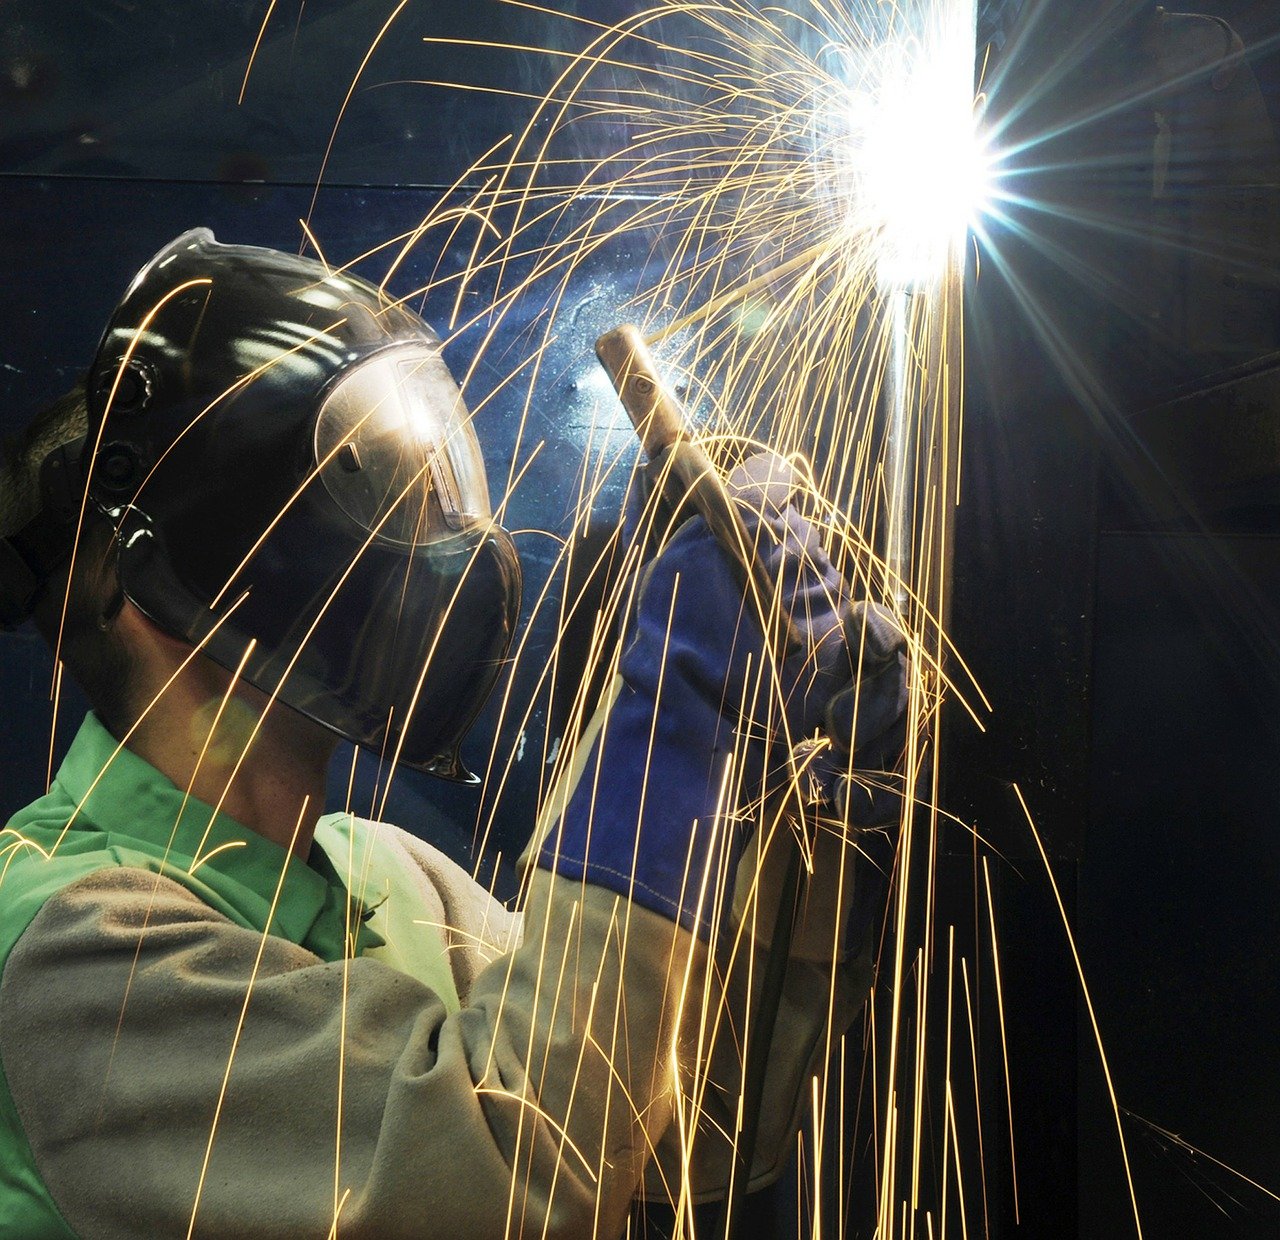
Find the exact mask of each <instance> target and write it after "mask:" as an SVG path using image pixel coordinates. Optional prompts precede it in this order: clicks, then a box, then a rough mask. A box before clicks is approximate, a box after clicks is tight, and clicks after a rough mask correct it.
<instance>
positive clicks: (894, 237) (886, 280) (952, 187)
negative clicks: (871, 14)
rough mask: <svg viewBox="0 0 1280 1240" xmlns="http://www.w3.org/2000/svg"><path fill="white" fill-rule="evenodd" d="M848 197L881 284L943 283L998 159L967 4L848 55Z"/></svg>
mask: <svg viewBox="0 0 1280 1240" xmlns="http://www.w3.org/2000/svg"><path fill="white" fill-rule="evenodd" d="M845 62H846V65H847V66H848V67H849V68H850V69H852V70H854V71H853V72H851V73H850V74H849V79H850V80H849V96H848V103H847V107H846V110H845V115H844V117H843V118H842V121H841V122H838V124H839V123H842V124H843V125H844V126H845V136H844V140H843V143H842V145H843V151H842V153H841V155H840V156H838V157H837V162H838V164H839V165H840V167H841V178H840V179H841V196H842V198H843V201H844V210H845V215H846V220H847V223H848V225H849V227H850V228H851V229H852V230H853V231H854V232H855V234H856V235H858V236H860V237H863V238H865V237H867V236H873V237H875V238H876V240H875V241H874V242H873V243H872V249H873V252H874V255H875V265H876V276H877V283H878V284H879V285H880V287H881V288H924V287H928V286H930V285H932V284H935V283H936V282H937V281H938V280H939V279H940V278H941V277H942V276H943V275H944V274H945V273H946V272H947V270H948V268H949V265H950V264H951V263H952V262H954V261H955V256H956V255H957V254H958V253H959V251H960V248H961V247H962V246H963V244H964V240H965V237H966V235H967V233H968V231H969V229H970V228H972V227H974V225H975V224H976V223H977V221H978V220H979V218H980V217H981V215H982V214H983V212H984V210H985V209H986V206H987V204H988V200H989V198H990V195H991V182H992V179H993V168H994V163H995V160H994V156H993V153H992V152H991V150H990V149H989V148H988V145H987V143H986V141H985V139H984V137H983V135H982V132H981V129H980V126H979V123H978V118H977V115H976V111H975V107H974V83H973V65H974V26H973V9H972V5H971V4H968V3H963V2H962V3H959V4H956V5H954V6H949V7H947V8H946V9H945V11H944V16H943V17H942V18H941V19H940V20H937V21H936V24H934V25H933V26H932V28H930V29H926V30H923V31H919V32H909V31H892V32H890V35H889V37H888V38H886V40H885V41H884V42H883V43H881V44H880V45H879V46H878V47H875V48H872V49H867V50H865V51H863V52H862V53H861V54H860V55H859V56H857V57H856V58H855V57H854V56H852V55H850V56H846V58H845Z"/></svg>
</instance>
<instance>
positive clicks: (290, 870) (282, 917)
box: [0, 715, 459, 1238]
mask: <svg viewBox="0 0 1280 1240" xmlns="http://www.w3.org/2000/svg"><path fill="white" fill-rule="evenodd" d="M109 867H129V868H132V869H140V870H144V871H147V872H149V873H153V874H155V875H157V877H158V878H160V877H163V878H165V879H169V880H171V881H173V882H176V883H178V884H179V885H181V886H182V887H184V888H186V889H187V890H188V891H190V892H191V893H192V894H193V895H195V896H196V897H197V898H198V899H200V900H201V901H202V902H203V903H204V904H206V905H207V906H208V907H210V908H212V909H214V910H215V911H216V912H218V913H220V914H222V915H223V916H225V917H227V918H228V919H229V920H230V921H232V922H233V923H235V924H236V925H238V926H241V927H243V928H245V929H247V930H251V931H254V932H256V933H258V934H266V935H272V936H277V937H279V938H283V939H287V940H289V941H290V942H292V943H295V944H297V945H298V946H300V947H302V948H305V949H306V950H308V951H310V952H312V953H314V954H315V955H316V956H318V957H319V958H320V959H321V960H324V961H337V960H341V959H343V958H344V955H347V954H349V955H351V956H365V955H372V956H374V957H377V958H380V959H383V960H384V961H385V962H386V963H387V964H389V965H391V966H392V967H394V968H397V969H399V970H400V971H402V972H405V973H409V974H410V975H412V976H414V977H416V978H417V979H418V980H420V981H422V982H424V983H425V984H427V985H428V986H430V987H432V989H434V990H435V991H436V993H437V994H438V995H439V996H440V998H441V1000H442V1002H443V1003H444V1004H445V1006H446V1008H448V1009H449V1010H451V1011H456V1010H457V1009H458V1007H459V1000H458V992H457V988H456V986H455V983H454V979H453V975H452V972H451V970H450V963H449V957H448V952H447V950H446V948H445V945H444V939H443V936H442V934H441V932H440V930H439V928H438V927H437V926H435V925H433V924H432V922H431V921H430V920H429V909H427V908H426V907H425V906H424V905H423V901H422V898H421V883H420V882H417V883H416V884H415V880H414V878H413V877H412V875H410V874H407V873H406V859H405V857H404V856H403V854H401V855H397V854H396V852H395V850H394V847H392V846H390V845H389V844H388V843H387V842H386V840H385V838H384V837H383V834H382V830H381V828H380V827H379V825H378V824H376V823H369V822H365V821H363V820H361V819H356V818H353V817H351V816H350V815H347V814H330V815H328V816H326V817H324V818H321V819H320V821H319V822H318V824H317V827H316V834H315V842H314V843H313V845H312V848H311V852H310V855H309V856H308V858H307V860H306V861H305V862H303V861H302V860H301V859H300V858H298V857H295V856H293V855H292V854H290V853H289V852H287V851H286V850H285V849H283V848H281V847H280V846H279V845H278V844H275V843H273V842H272V841H270V840H268V839H265V838H264V837H263V836H261V835H259V834H258V833H257V832H255V831H253V830H251V829H249V828H248V827H245V826H243V825H242V824H241V823H238V822H236V821H235V820H234V819H232V818H229V817H228V816H227V815H225V814H222V813H217V812H215V810H214V808H213V807H212V806H210V805H207V804H205V803H204V802H203V801H199V800H197V799H195V798H194V797H190V796H187V795H186V794H185V793H184V792H183V791H182V790H181V789H180V788H177V787H175V785H174V784H173V783H172V782H171V781H170V780H169V779H167V778H166V777H165V776H164V775H163V774H161V773H160V772H159V771H158V770H156V769H155V767H153V766H151V764H150V763H148V762H147V761H145V760H144V759H143V758H140V757H139V756H138V755H137V754H135V753H133V752H131V751H130V750H128V749H126V748H124V747H123V746H121V745H120V744H119V743H117V741H116V740H115V738H114V737H112V736H111V734H110V733H109V732H108V731H107V730H106V729H105V728H104V727H103V726H102V724H101V723H99V722H98V720H97V719H96V718H95V717H94V716H93V715H89V716H88V717H87V718H86V719H85V721H84V723H83V725H82V726H81V728H80V731H79V732H78V733H77V735H76V738H75V740H74V741H73V742H72V745H71V749H70V751H69V752H68V754H67V757H66V760H65V761H64V762H63V763H62V766H61V767H60V769H59V771H58V776H57V778H56V779H55V780H54V781H53V784H52V785H51V786H50V788H49V791H48V792H47V793H46V794H45V795H44V796H42V797H40V798H39V800H37V801H34V802H33V803H32V804H31V805H28V806H27V807H26V808H25V809H23V810H21V811H19V812H18V813H17V814H15V815H14V816H13V817H12V818H11V819H10V820H9V823H8V825H7V826H5V827H4V828H3V830H0V971H2V970H3V968H4V966H5V964H6V963H7V962H8V959H9V955H10V953H11V952H12V950H13V948H14V946H15V944H16V943H17V942H18V940H19V939H20V938H21V937H22V935H23V933H24V932H25V931H26V929H27V928H28V926H30V924H31V922H32V921H33V919H34V918H35V916H36V915H37V914H38V913H39V912H40V910H41V908H42V907H43V906H44V904H45V903H46V901H48V900H49V899H50V898H51V897H52V896H54V895H55V894H56V893H57V892H59V891H61V890H62V889H63V888H65V887H68V886H69V885H71V884H72V883H75V882H77V881H79V880H80V879H84V878H87V877H89V876H90V875H92V874H94V873H95V872H97V871H100V870H103V869H106V868H109ZM344 878H345V880H346V881H345V883H344ZM349 887H354V888H356V889H358V890H359V891H361V892H364V893H367V895H368V903H366V902H365V901H362V900H361V899H359V898H357V897H356V896H355V895H353V894H352V893H351V891H350V890H349ZM375 927H381V930H382V932H379V929H377V928H375ZM388 940H392V941H388ZM348 948H349V950H348ZM0 1235H5V1236H31V1237H35V1236H39V1237H42V1238H43V1237H72V1236H73V1235H74V1233H73V1232H72V1231H71V1229H70V1228H69V1227H68V1226H67V1224H66V1222H65V1220H64V1219H63V1218H62V1216H61V1214H60V1213H59V1211H58V1209H57V1207H56V1205H55V1204H54V1202H53V1200H52V1198H51V1197H50V1196H49V1193H48V1190H47V1188H46V1187H45V1184H44V1181H43V1179H42V1178H41V1175H40V1173H39V1171H38V1170H37V1168H36V1165H35V1160H34V1157H33V1155H32V1152H31V1148H30V1145H29V1143H28V1141H27V1139H26V1136H25V1132H24V1129H23V1125H22V1120H21V1118H20V1116H19V1114H18V1111H17V1108H16V1106H15V1103H14V1099H13V1096H12V1094H11V1092H10V1089H9V1084H8V1080H7V1078H6V1077H5V1075H4V1073H3V1072H0Z"/></svg>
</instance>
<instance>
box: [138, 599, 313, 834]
mask: <svg viewBox="0 0 1280 1240" xmlns="http://www.w3.org/2000/svg"><path fill="white" fill-rule="evenodd" d="M117 627H118V630H119V631H120V633H121V636H122V638H124V639H125V640H126V641H127V643H128V645H129V647H130V654H131V658H132V660H133V663H134V670H135V681H136V684H135V685H134V688H135V690H136V693H135V700H136V701H137V702H138V703H139V706H138V709H139V710H140V711H142V712H143V713H142V715H141V718H140V720H139V722H138V724H137V726H136V728H135V729H134V731H133V732H132V734H131V735H130V737H129V740H128V745H129V748H130V749H132V750H133V751H134V752H135V753H137V754H138V755H139V756H140V757H142V758H145V759H146V760H147V761H148V762H150V763H151V765H152V766H154V767H155V768H156V769H157V770H158V771H160V772H161V773H162V774H164V775H166V776H167V777H168V778H169V779H170V780H172V782H173V783H174V784H175V785H176V786H177V787H178V788H181V789H183V790H184V791H186V790H187V789H190V791H191V795H192V796H194V797H197V798H198V799H199V800H201V801H204V802H206V803H208V804H210V805H214V806H217V807H218V808H219V809H220V810H221V811H222V812H223V813H224V814H226V815H228V816H229V817H231V818H234V819H235V820H236V821H237V822H240V823H242V824H243V825H244V826H246V827H249V828H251V829H252V830H254V831H256V832H257V833H258V834H259V835H262V836H265V837H266V838H267V839H269V840H272V841H273V842H275V843H277V844H279V845H280V846H281V847H282V848H285V849H289V848H291V849H292V850H293V852H294V853H295V854H296V855H297V856H299V857H302V858H304V859H305V858H306V857H307V855H308V853H309V852H310V851H311V841H312V836H313V835H314V833H315V827H316V820H317V819H318V818H319V817H320V815H321V814H322V813H324V800H325V786H326V782H327V780H326V777H327V773H328V768H329V761H330V759H331V758H332V756H333V750H334V746H335V744H336V738H335V737H334V736H333V735H332V734H331V733H330V732H328V731H327V730H326V729H324V728H322V727H321V726H320V725H319V724H317V723H313V722H312V721H311V720H310V719H306V718H304V717H303V716H302V715H300V714H297V713H296V712H295V711H293V710H290V709H289V708H288V707H287V706H284V705H282V704H280V703H279V702H276V703H271V704H269V703H268V699H267V696H266V694H264V693H262V692H260V691H259V690H258V689H255V688H253V687H252V686H250V685H246V684H243V683H241V684H236V685H234V686H233V685H232V676H231V674H230V673H229V672H227V671H226V670H224V669H223V668H221V667H219V666H217V665H216V664H215V663H213V662H212V661H211V660H210V659H207V658H205V657H204V656H203V655H196V656H195V658H194V659H192V658H189V657H188V656H189V655H190V649H191V648H190V647H189V646H185V645H184V644H182V643H179V642H176V641H174V640H173V639H172V638H169V637H167V636H165V635H163V634H159V633H158V631H157V630H156V629H155V628H154V626H152V625H151V624H150V622H149V621H146V620H145V618H144V617H141V615H140V613H137V612H136V610H135V609H134V608H133V607H132V605H126V607H125V608H124V610H123V611H122V612H121V615H120V617H119V618H118V620H117ZM179 669H181V670H179ZM148 703H149V704H150V705H149V706H148ZM144 707H147V708H146V709H145V710H143V708H144Z"/></svg>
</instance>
